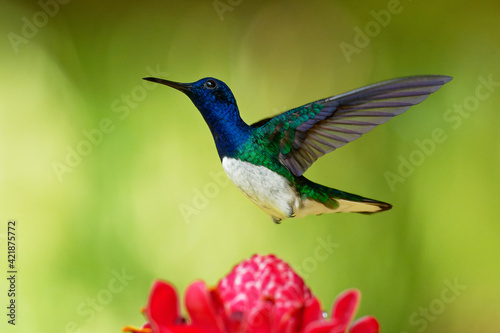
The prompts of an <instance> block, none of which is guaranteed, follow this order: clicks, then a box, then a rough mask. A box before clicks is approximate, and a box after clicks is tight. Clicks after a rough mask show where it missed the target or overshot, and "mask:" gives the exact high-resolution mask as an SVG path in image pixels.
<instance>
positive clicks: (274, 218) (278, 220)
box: [271, 216, 281, 224]
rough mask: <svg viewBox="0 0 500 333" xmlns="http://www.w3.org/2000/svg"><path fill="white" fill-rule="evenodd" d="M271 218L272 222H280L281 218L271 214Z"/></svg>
mask: <svg viewBox="0 0 500 333" xmlns="http://www.w3.org/2000/svg"><path fill="white" fill-rule="evenodd" d="M271 219H272V220H273V222H274V223H275V224H281V219H280V218H277V217H275V216H271Z"/></svg>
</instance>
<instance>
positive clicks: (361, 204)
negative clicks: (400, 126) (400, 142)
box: [144, 75, 452, 223]
mask: <svg viewBox="0 0 500 333" xmlns="http://www.w3.org/2000/svg"><path fill="white" fill-rule="evenodd" d="M451 79H452V77H450V76H444V75H420V76H409V77H403V78H398V79H393V80H388V81H383V82H380V83H376V84H372V85H369V86H366V87H363V88H360V89H356V90H352V91H349V92H347V93H344V94H340V95H336V96H332V97H328V98H325V99H320V100H317V101H315V102H311V103H307V104H305V105H303V106H300V107H297V108H294V109H291V110H288V111H286V112H283V113H281V114H279V115H276V116H274V117H270V118H266V119H263V120H261V121H258V122H256V123H254V124H251V125H248V124H247V123H245V122H244V121H243V119H242V118H241V116H240V112H239V109H238V106H237V104H236V99H235V98H234V96H233V93H232V92H231V89H229V87H228V86H227V85H226V84H225V83H224V82H222V81H221V80H218V79H215V78H213V77H206V78H203V79H201V80H198V81H196V82H192V83H179V82H173V81H169V80H164V79H161V78H154V77H146V78H144V80H147V81H151V82H156V83H160V84H163V85H166V86H169V87H172V88H174V89H177V90H179V91H181V92H183V93H184V94H186V95H187V96H188V97H189V98H190V99H191V101H192V102H193V103H194V105H195V106H196V107H197V108H198V110H199V112H200V113H201V115H202V116H203V118H204V119H205V122H206V123H207V125H208V127H209V128H210V131H211V133H212V136H213V139H214V141H215V146H216V148H217V152H218V153H219V157H220V160H221V162H222V168H223V169H224V171H225V173H226V174H227V176H228V177H229V179H230V180H231V181H232V182H233V183H234V185H236V187H237V188H238V189H239V190H240V191H241V192H243V194H245V195H246V196H247V197H248V198H249V199H250V200H251V201H252V202H253V203H255V204H256V205H257V206H258V207H259V208H261V209H262V210H263V211H264V212H265V213H266V214H268V215H269V216H270V217H271V218H272V220H273V221H274V222H275V223H280V222H281V220H283V219H286V218H292V217H297V218H299V217H305V216H308V215H321V214H324V213H335V212H354V213H364V214H372V213H376V212H382V211H385V210H388V209H391V208H392V206H391V205H390V204H388V203H386V202H382V201H377V200H373V199H368V198H365V197H362V196H359V195H356V194H352V193H348V192H343V191H340V190H337V189H334V188H330V187H326V186H323V185H320V184H317V183H314V182H312V181H310V180H308V179H307V178H305V177H304V176H303V174H304V172H305V171H306V170H307V169H308V168H309V167H310V166H311V165H312V164H313V163H314V162H315V161H316V160H317V159H318V158H319V157H321V156H323V155H325V154H327V153H329V152H332V151H334V150H336V149H337V148H340V147H342V146H344V145H345V144H347V143H349V142H351V141H354V140H356V139H357V138H359V137H360V136H361V135H362V134H364V133H367V132H369V131H371V130H372V129H373V128H375V127H376V126H377V125H380V124H382V123H385V122H387V121H388V120H389V119H391V118H392V117H394V116H397V115H399V114H401V113H403V112H404V111H406V110H407V109H408V108H410V107H411V106H413V105H416V104H418V103H420V102H422V101H423V100H424V99H426V98H427V97H428V96H429V95H430V94H431V93H433V92H435V91H436V90H438V89H439V88H441V86H443V85H444V84H445V83H447V82H449V81H450V80H451Z"/></svg>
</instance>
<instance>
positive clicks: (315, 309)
mask: <svg viewBox="0 0 500 333" xmlns="http://www.w3.org/2000/svg"><path fill="white" fill-rule="evenodd" d="M322 318H323V311H322V310H321V304H320V303H319V300H318V299H317V298H316V297H313V298H312V299H310V300H308V301H307V302H306V304H305V308H304V313H303V315H302V326H303V327H306V326H307V325H308V324H309V323H312V322H313V321H316V320H319V319H322Z"/></svg>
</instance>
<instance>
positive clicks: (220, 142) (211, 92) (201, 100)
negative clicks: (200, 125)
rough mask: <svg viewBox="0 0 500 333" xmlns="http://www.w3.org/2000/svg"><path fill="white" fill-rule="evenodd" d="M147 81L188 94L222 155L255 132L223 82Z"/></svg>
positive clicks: (214, 80)
mask: <svg viewBox="0 0 500 333" xmlns="http://www.w3.org/2000/svg"><path fill="white" fill-rule="evenodd" d="M144 80H147V81H151V82H156V83H160V84H164V85H166V86H169V87H172V88H174V89H177V90H179V91H182V92H183V93H184V94H186V95H187V96H188V97H189V98H190V99H191V101H192V102H193V103H194V105H195V106H196V107H197V108H198V110H199V111H200V113H201V114H202V115H203V118H204V119H205V122H206V123H207V124H208V127H209V128H210V130H211V132H212V135H213V137H214V140H215V144H216V146H217V149H218V151H219V155H221V156H222V155H223V154H225V153H227V152H229V151H231V150H233V149H234V148H235V147H237V146H238V145H239V144H241V142H243V141H244V139H246V138H247V137H248V135H249V134H250V132H251V127H250V126H248V125H247V124H245V122H244V121H243V120H242V119H241V117H240V113H239V110H238V106H237V104H236V100H235V98H234V96H233V93H232V92H231V89H229V87H228V86H227V85H226V84H225V83H224V82H222V81H221V80H217V79H214V78H212V77H206V78H203V79H201V80H198V81H196V82H193V83H179V82H173V81H168V80H164V79H159V78H154V77H147V78H144Z"/></svg>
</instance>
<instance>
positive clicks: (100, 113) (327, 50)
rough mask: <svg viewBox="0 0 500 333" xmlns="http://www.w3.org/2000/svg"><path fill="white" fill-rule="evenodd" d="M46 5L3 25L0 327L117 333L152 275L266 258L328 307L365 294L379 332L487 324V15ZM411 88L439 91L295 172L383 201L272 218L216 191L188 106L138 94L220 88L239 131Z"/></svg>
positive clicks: (220, 181) (203, 4)
mask: <svg viewBox="0 0 500 333" xmlns="http://www.w3.org/2000/svg"><path fill="white" fill-rule="evenodd" d="M61 2H63V1H62V0H61ZM46 3H48V4H47V5H45V4H46ZM54 4H55V2H53V1H52V2H50V1H48V2H44V0H42V2H36V1H21V0H16V1H4V2H3V3H2V10H1V11H0V17H1V20H0V26H1V28H2V35H3V36H4V37H3V39H2V46H1V48H0V55H1V59H2V61H1V64H0V68H1V75H2V80H1V81H0V84H1V87H0V94H1V97H0V108H1V109H0V137H1V147H0V154H1V155H0V221H1V225H2V230H0V232H1V233H2V234H1V235H0V236H2V237H3V238H2V244H3V245H2V250H1V253H4V254H2V255H1V257H2V258H6V257H7V255H6V250H5V246H6V245H5V236H6V235H5V232H6V230H7V221H8V220H9V219H17V221H18V229H17V233H18V238H19V240H18V268H19V276H18V299H17V303H18V317H17V325H16V326H15V327H12V326H11V325H7V323H6V322H7V319H8V318H6V316H5V314H4V312H5V313H6V312H7V310H5V306H6V305H7V304H8V303H7V302H8V299H7V297H6V293H7V285H6V283H5V282H6V280H5V279H2V284H1V285H0V288H2V289H1V290H0V293H2V295H4V297H3V298H2V299H3V303H2V306H1V308H3V309H4V310H3V311H2V316H1V318H3V319H2V320H1V324H0V327H7V328H8V330H7V332H55V333H60V332H73V331H74V332H119V331H120V329H121V327H122V326H124V325H126V324H136V325H140V324H142V323H143V318H142V316H141V315H140V313H139V309H140V307H141V306H142V305H144V304H145V302H146V298H147V295H148V292H149V288H150V285H151V282H152V281H153V280H154V279H156V278H163V279H166V280H168V281H171V282H172V283H174V284H175V286H176V287H177V288H178V290H179V291H180V292H181V293H183V292H184V290H185V288H186V286H187V285H188V284H189V283H191V282H192V281H193V280H195V279H204V280H205V281H207V283H208V284H210V285H214V284H215V283H216V282H217V281H218V279H219V278H221V277H222V276H223V275H224V274H226V273H227V272H228V271H229V270H230V269H231V267H232V266H233V265H234V264H236V263H237V262H239V261H240V260H242V259H244V258H247V257H250V256H251V255H252V254H253V253H262V254H267V253H275V254H277V255H278V256H280V257H281V258H283V259H284V260H286V261H288V262H289V263H290V264H291V265H292V266H293V267H295V268H296V269H297V270H298V271H300V272H301V273H302V274H303V276H304V277H305V280H306V283H307V284H308V285H309V286H310V287H311V289H312V290H313V292H314V293H315V294H317V295H318V297H319V298H320V299H321V301H322V303H323V305H324V307H325V309H329V308H330V306H331V304H332V301H333V300H334V298H335V297H336V295H337V294H338V293H339V292H341V291H342V290H344V289H346V288H358V289H360V290H361V291H362V294H363V300H362V304H361V307H360V309H359V312H358V316H361V315H367V314H372V315H374V316H376V317H377V318H378V319H379V320H380V322H381V324H382V329H383V331H384V332H408V333H410V332H424V331H425V332H429V333H430V332H471V331H472V332H499V328H498V325H497V320H496V319H498V318H499V316H500V297H499V296H500V269H499V263H498V262H499V259H498V258H499V256H500V241H499V235H500V226H499V223H498V222H499V221H500V218H499V217H500V214H499V209H498V207H496V206H495V204H497V203H496V202H497V200H498V197H499V196H498V194H499V187H500V179H499V169H500V155H499V148H500V145H499V143H500V134H499V133H500V132H499V131H498V122H499V121H500V113H499V112H498V110H497V107H498V104H500V87H499V84H498V82H500V69H499V58H500V39H499V37H498V31H500V23H499V21H498V15H497V14H498V11H499V10H500V6H499V5H498V1H484V2H481V1H479V2H474V3H471V2H470V1H443V2H434V1H408V0H403V1H401V2H397V1H394V0H391V1H386V0H383V1H364V2H356V3H355V2H348V1H329V2H325V1H309V2H306V1H303V2H299V1H249V0H245V1H236V0H232V1H229V0H221V1H215V2H214V1H198V2H194V1H184V2H181V1H144V2H139V1H107V2H102V1H85V2H84V1H69V2H67V3H66V4H59V3H57V4H58V5H57V7H56V6H55V5H54ZM216 7H217V9H216ZM472 7H473V8H472ZM44 8H45V9H44ZM388 8H389V9H388ZM384 10H385V12H383V11H384ZM388 10H391V11H392V13H391V12H389V11H388ZM47 13H48V14H47ZM384 13H390V14H389V16H387V15H386V16H384V15H383V14H384ZM376 17H378V19H379V20H380V22H381V23H379V22H377V21H376ZM389 20H390V21H389ZM367 29H368V30H367ZM359 31H361V32H362V33H366V34H368V35H367V38H363V37H362V36H361V37H360V33H359ZM357 35H358V37H356V36H357ZM346 45H350V46H346ZM342 47H344V51H343V50H342ZM346 47H348V48H349V50H350V51H352V52H351V53H346V52H345V48H346ZM415 74H445V75H451V76H453V77H454V80H453V81H451V82H450V83H449V84H447V85H445V86H444V87H443V88H442V89H441V90H439V91H438V92H437V93H435V94H433V95H431V97H429V98H428V99H427V100H426V101H425V102H424V103H422V104H421V105H418V106H416V107H413V108H412V109H410V110H409V111H408V112H406V113H405V114H404V115H402V116H400V117H397V118H395V119H393V120H391V121H390V122H389V123H387V124H385V125H383V126H381V127H380V128H377V129H376V130H374V131H373V132H371V133H369V134H367V135H365V136H363V137H362V138H361V139H359V140H357V141H356V142H354V143H351V144H349V145H348V146H347V147H345V148H342V149H340V150H339V151H337V152H335V153H333V154H330V155H328V156H325V157H323V158H322V159H320V160H319V161H318V162H317V163H316V164H315V165H314V166H313V167H312V168H311V169H310V170H308V172H307V173H306V176H307V177H308V178H310V179H312V180H314V181H316V182H319V183H321V184H325V185H328V186H332V187H335V188H339V189H342V190H346V191H349V192H353V193H357V194H360V195H364V196H367V197H371V198H375V199H379V200H383V201H387V202H390V203H392V204H393V205H394V208H393V209H392V210H391V211H388V212H385V213H382V214H378V215H372V216H364V215H359V214H336V215H323V216H319V217H316V216H313V217H307V218H304V219H297V220H293V219H291V220H285V221H284V222H283V224H281V225H274V224H273V223H272V222H271V220H270V219H269V218H268V217H267V216H266V215H265V214H264V213H263V212H261V211H260V210H259V209H258V208H257V207H256V206H254V205H253V204H252V203H251V202H250V201H249V200H247V199H246V198H245V197H244V196H243V195H242V194H240V193H239V192H238V190H237V189H236V188H235V187H234V186H233V185H232V184H229V183H228V182H227V179H226V178H225V176H223V174H222V168H221V166H220V161H219V159H218V156H217V153H216V150H215V146H214V143H213V140H212V137H211V135H210V132H209V130H208V127H207V126H206V125H205V123H204V121H203V119H202V117H201V116H200V115H199V113H198V111H197V110H196V109H195V107H194V106H193V105H192V103H191V102H190V101H189V99H188V98H186V97H185V96H183V94H181V93H179V92H177V91H175V90H172V89H169V88H166V87H163V86H159V85H158V86H154V85H153V84H149V83H147V82H144V81H142V80H141V78H142V77H145V76H151V75H154V76H160V77H163V78H167V79H170V80H175V81H181V82H192V81H195V80H197V79H199V78H202V77H205V76H214V77H217V78H219V79H222V80H223V81H225V82H226V83H227V84H228V85H229V86H230V87H231V88H232V90H233V93H234V94H235V96H236V98H237V100H238V105H239V107H240V110H241V111H242V117H243V118H244V119H245V120H246V121H247V122H253V121H257V120H259V119H261V118H264V117H268V116H270V115H273V114H276V113H279V112H282V111H284V110H287V109H290V108H292V107H295V106H299V105H302V104H305V103H307V102H310V101H313V100H316V99H320V98H324V97H327V96H331V95H334V94H338V93H342V92H345V91H348V90H350V89H354V88H359V87H361V86H364V85H367V84H370V83H374V82H378V81H381V80H385V79H391V78H395V77H400V76H407V75H415ZM488 81H489V82H490V83H489V84H488V83H486V84H485V82H488ZM492 82H493V83H492ZM436 130H437V131H438V132H441V133H442V135H441V136H440V140H439V142H434V143H432V144H431V143H430V141H429V140H432V138H433V134H432V133H433V131H436ZM97 131H99V132H100V133H102V134H98V132H97ZM104 131H105V132H104ZM100 135H102V137H101V136H100ZM88 136H90V137H92V138H93V139H92V140H93V141H94V143H89V142H90V141H89V139H88V138H87V137H88ZM417 141H418V142H420V146H422V145H424V146H423V147H424V148H419V144H418V143H417ZM72 150H75V151H80V152H82V154H83V155H84V156H82V154H79V157H76V156H75V155H74V153H71V151H72ZM422 150H425V151H422ZM404 161H409V162H407V163H410V165H411V166H410V167H408V165H406V166H404V165H405V164H406V162H404ZM411 161H413V162H411ZM398 169H399V170H398ZM387 177H389V181H388V180H387ZM394 177H396V178H394ZM397 177H399V178H397ZM322 244H323V245H322ZM324 244H327V249H325V248H324V246H325V245H324ZM321 246H323V248H322V249H323V250H325V251H326V250H329V251H330V252H331V253H328V255H324V253H325V252H324V251H323V250H321V251H323V252H320V250H318V247H320V249H321ZM319 253H321V255H318V254H319ZM2 262H3V263H2V265H1V266H2V267H3V268H2V271H4V272H6V270H7V268H6V267H7V260H6V259H2ZM5 274H6V273H5ZM116 275H122V280H116ZM120 281H121V282H120ZM450 285H451V286H453V285H455V287H453V288H451V287H450ZM457 285H458V286H457ZM426 309H427V310H426ZM426 311H427V312H426ZM1 330H2V332H5V330H4V328H2V329H1Z"/></svg>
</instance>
